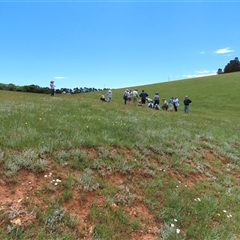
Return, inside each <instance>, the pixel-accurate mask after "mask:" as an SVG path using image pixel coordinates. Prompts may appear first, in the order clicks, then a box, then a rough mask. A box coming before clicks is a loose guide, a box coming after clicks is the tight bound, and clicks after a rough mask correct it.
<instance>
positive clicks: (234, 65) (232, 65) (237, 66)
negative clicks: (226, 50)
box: [224, 57, 240, 73]
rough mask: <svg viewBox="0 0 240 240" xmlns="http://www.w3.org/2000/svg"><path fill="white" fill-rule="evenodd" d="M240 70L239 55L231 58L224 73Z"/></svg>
mask: <svg viewBox="0 0 240 240" xmlns="http://www.w3.org/2000/svg"><path fill="white" fill-rule="evenodd" d="M238 71H240V62H239V60H238V58H237V57H235V58H234V60H231V61H230V62H229V63H228V64H227V65H226V66H225V68H224V73H230V72H238Z"/></svg>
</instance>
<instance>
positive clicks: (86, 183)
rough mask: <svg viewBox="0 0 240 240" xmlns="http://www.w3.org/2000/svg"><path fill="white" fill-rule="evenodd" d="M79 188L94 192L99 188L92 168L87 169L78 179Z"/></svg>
mask: <svg viewBox="0 0 240 240" xmlns="http://www.w3.org/2000/svg"><path fill="white" fill-rule="evenodd" d="M78 188H79V189H80V190H83V191H94V190H97V189H98V188H99V183H98V182H97V180H96V178H95V176H94V175H93V171H92V170H91V169H90V168H86V169H85V170H84V172H83V173H82V175H81V176H80V178H79V179H78Z"/></svg>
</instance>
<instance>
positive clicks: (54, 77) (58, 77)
mask: <svg viewBox="0 0 240 240" xmlns="http://www.w3.org/2000/svg"><path fill="white" fill-rule="evenodd" d="M54 78H55V79H58V80H60V79H66V77H54Z"/></svg>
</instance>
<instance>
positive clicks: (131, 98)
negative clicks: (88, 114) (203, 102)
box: [100, 89, 192, 113]
mask: <svg viewBox="0 0 240 240" xmlns="http://www.w3.org/2000/svg"><path fill="white" fill-rule="evenodd" d="M139 97H140V100H139V101H138V98H139ZM100 100H101V101H104V102H111V101H112V90H108V92H107V99H106V98H105V96H104V95H102V96H101V98H100ZM123 100H124V104H131V103H132V102H133V105H135V106H143V107H144V106H146V105H147V106H148V107H149V108H152V109H155V110H160V109H162V110H165V111H175V112H177V111H178V107H179V106H180V101H179V99H178V97H177V96H175V97H171V98H170V99H169V100H167V99H165V98H162V101H160V95H159V93H158V92H155V94H154V96H153V99H151V98H149V97H148V93H147V92H145V91H144V90H142V92H141V93H140V94H139V93H138V90H137V89H134V90H133V91H132V90H130V89H126V90H125V91H124V93H123ZM191 102H192V100H191V99H190V98H189V97H188V96H187V95H186V96H185V99H184V101H183V104H184V112H185V113H189V105H190V103H191Z"/></svg>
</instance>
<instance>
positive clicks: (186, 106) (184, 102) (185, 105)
mask: <svg viewBox="0 0 240 240" xmlns="http://www.w3.org/2000/svg"><path fill="white" fill-rule="evenodd" d="M191 102H192V100H191V99H189V98H188V95H187V96H186V97H185V99H184V101H183V104H184V112H185V113H189V104H190V103H191Z"/></svg>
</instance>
